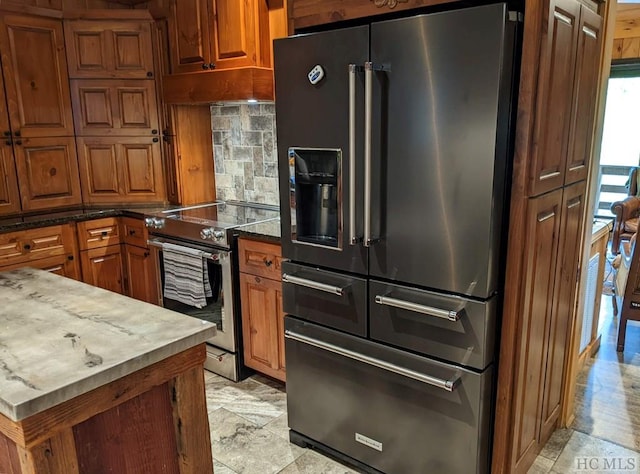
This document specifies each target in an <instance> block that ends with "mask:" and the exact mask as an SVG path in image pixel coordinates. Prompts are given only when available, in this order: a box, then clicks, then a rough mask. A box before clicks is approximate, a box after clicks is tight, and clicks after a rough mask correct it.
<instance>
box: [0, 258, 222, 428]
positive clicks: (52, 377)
mask: <svg viewBox="0 0 640 474" xmlns="http://www.w3.org/2000/svg"><path fill="white" fill-rule="evenodd" d="M215 331H216V328H215V325H213V324H211V323H207V322H204V321H201V320H198V319H194V318H191V317H189V316H184V315H181V314H178V313H175V312H173V311H169V310H166V309H163V308H160V307H158V306H153V305H151V304H148V303H144V302H142V301H137V300H134V299H131V298H127V297H126V296H122V295H119V294H116V293H112V292H110V291H106V290H103V289H100V288H97V287H93V286H90V285H87V284H84V283H81V282H78V281H75V280H71V279H69V278H64V277H61V276H58V275H53V274H51V273H48V272H45V271H42V270H34V269H31V268H23V269H19V270H14V271H10V272H4V273H0V413H2V414H3V415H5V416H6V417H8V418H9V419H11V420H13V421H20V420H22V419H24V418H27V417H29V416H31V415H34V414H36V413H39V412H41V411H43V410H46V409H47V408H50V407H52V406H55V405H58V404H60V403H62V402H65V401H67V400H70V399H71V398H74V397H76V396H78V395H81V394H83V393H86V392H89V391H90V390H93V389H95V388H97V387H99V386H101V385H105V384H108V383H109V382H112V381H114V380H117V379H119V378H122V377H124V376H126V375H128V374H131V373H133V372H135V371H137V370H140V369H143V368H145V367H148V366H150V365H152V364H154V363H156V362H159V361H161V360H163V359H166V358H167V357H170V356H172V355H175V354H177V353H179V352H182V351H184V350H187V349H189V348H191V347H193V346H196V345H198V344H201V343H203V342H204V341H206V340H207V339H209V338H211V337H213V336H214V335H215Z"/></svg>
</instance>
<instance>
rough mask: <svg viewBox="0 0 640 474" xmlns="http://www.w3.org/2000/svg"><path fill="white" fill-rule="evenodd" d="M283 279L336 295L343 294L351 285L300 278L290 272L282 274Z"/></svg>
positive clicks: (293, 283)
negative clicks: (335, 284)
mask: <svg viewBox="0 0 640 474" xmlns="http://www.w3.org/2000/svg"><path fill="white" fill-rule="evenodd" d="M282 281H283V282H285V283H291V284H292V285H298V286H304V287H307V288H311V289H313V290H319V291H324V292H325V293H331V294H334V295H336V296H342V295H343V294H344V290H346V289H347V288H348V287H349V285H345V286H334V285H327V284H326V283H320V282H319V281H314V280H308V279H306V278H300V277H297V276H294V275H289V274H288V273H283V274H282Z"/></svg>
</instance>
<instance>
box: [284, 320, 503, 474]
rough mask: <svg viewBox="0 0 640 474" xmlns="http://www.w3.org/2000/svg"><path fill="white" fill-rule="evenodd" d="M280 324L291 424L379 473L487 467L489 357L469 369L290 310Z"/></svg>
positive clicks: (467, 470) (470, 470) (480, 469)
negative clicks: (323, 324)
mask: <svg viewBox="0 0 640 474" xmlns="http://www.w3.org/2000/svg"><path fill="white" fill-rule="evenodd" d="M285 330H286V332H285V334H286V337H287V338H286V357H287V410H288V416H289V427H290V428H291V429H292V430H293V431H295V432H297V433H299V434H301V435H303V436H305V437H307V438H310V439H311V440H314V441H316V442H318V443H321V444H323V445H325V446H328V447H329V448H331V449H333V450H336V451H338V452H340V453H342V454H345V455H347V456H349V457H351V458H353V459H356V460H358V461H360V462H362V463H364V464H366V465H368V466H371V467H373V468H375V469H377V470H380V471H382V472H385V473H401V472H402V473H404V472H407V473H410V472H416V473H418V472H420V473H422V472H447V473H465V474H467V473H474V472H476V473H477V472H481V473H483V472H488V450H489V447H488V441H489V434H490V433H489V428H490V406H491V384H492V377H493V366H490V367H488V368H487V369H486V370H485V371H484V372H482V373H481V374H477V373H474V372H471V371H467V370H464V369H460V368H459V367H456V366H451V365H448V364H443V363H440V362H436V361H433V360H430V359H427V358H425V357H421V356H417V355H414V354H410V353H406V352H403V351H400V350H397V349H393V348H389V347H386V346H383V345H381V344H378V343H374V342H371V341H367V340H363V339H360V338H357V337H353V336H349V335H345V334H342V333H339V332H337V331H333V330H330V329H326V328H322V327H319V326H317V325H314V324H311V323H307V322H304V321H300V320H297V319H295V318H292V317H289V316H287V317H286V318H285ZM420 376H424V377H425V378H424V379H423V378H421V377H420ZM447 382H449V385H447ZM447 387H448V388H447Z"/></svg>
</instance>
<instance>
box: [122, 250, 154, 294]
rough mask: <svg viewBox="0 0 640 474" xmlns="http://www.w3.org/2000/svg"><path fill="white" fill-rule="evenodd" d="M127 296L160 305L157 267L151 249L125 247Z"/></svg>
mask: <svg viewBox="0 0 640 474" xmlns="http://www.w3.org/2000/svg"><path fill="white" fill-rule="evenodd" d="M124 252H125V265H126V275H127V290H128V291H127V295H128V296H131V297H132V298H135V299H137V300H141V301H146V302H147V303H152V304H156V305H157V304H159V301H158V291H157V285H156V267H155V264H154V262H153V259H152V257H151V256H150V253H149V249H146V248H141V247H136V246H133V245H125V246H124Z"/></svg>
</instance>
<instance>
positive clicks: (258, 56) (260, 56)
mask: <svg viewBox="0 0 640 474" xmlns="http://www.w3.org/2000/svg"><path fill="white" fill-rule="evenodd" d="M215 10H216V12H215V13H216V14H215V15H213V16H212V17H211V26H210V31H212V32H213V37H214V38H213V41H212V44H213V52H212V54H213V62H214V63H215V65H216V68H217V69H222V68H233V67H242V66H264V65H268V64H266V63H268V59H269V53H268V47H269V45H268V44H267V49H266V50H264V48H261V46H262V44H261V40H262V39H263V38H262V35H261V32H263V31H267V32H268V31H269V25H268V16H269V12H268V10H267V7H266V3H265V2H262V1H255V0H252V1H248V2H238V1H236V0H217V1H216V2H215ZM267 43H268V36H267ZM264 51H267V52H266V54H265V52H264Z"/></svg>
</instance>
